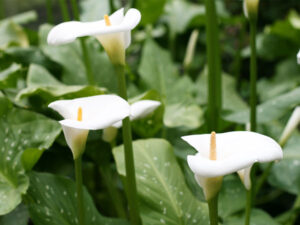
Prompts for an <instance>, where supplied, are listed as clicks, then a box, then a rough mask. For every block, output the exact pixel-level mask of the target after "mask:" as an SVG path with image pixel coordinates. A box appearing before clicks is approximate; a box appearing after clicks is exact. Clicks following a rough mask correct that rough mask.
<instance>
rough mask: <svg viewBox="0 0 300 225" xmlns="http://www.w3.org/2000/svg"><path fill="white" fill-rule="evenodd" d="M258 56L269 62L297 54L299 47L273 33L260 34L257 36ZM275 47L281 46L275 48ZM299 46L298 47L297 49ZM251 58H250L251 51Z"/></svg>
mask: <svg viewBox="0 0 300 225" xmlns="http://www.w3.org/2000/svg"><path fill="white" fill-rule="evenodd" d="M256 46H257V47H256V48H257V55H258V56H259V57H260V58H263V59H265V60H268V61H272V60H276V59H278V58H279V59H280V58H283V57H286V56H291V55H293V54H295V53H296V52H295V50H294V49H295V48H297V47H298V46H297V45H295V44H294V43H292V42H290V41H289V40H286V39H284V38H282V37H280V36H278V35H275V34H272V33H266V34H264V33H263V34H259V35H258V36H257V44H256ZM274 46H281V47H280V48H274ZM296 46H297V47H296ZM248 50H249V56H250V49H248Z"/></svg>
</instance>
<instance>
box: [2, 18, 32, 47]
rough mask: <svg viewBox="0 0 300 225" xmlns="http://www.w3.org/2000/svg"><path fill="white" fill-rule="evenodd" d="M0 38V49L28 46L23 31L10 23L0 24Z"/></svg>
mask: <svg viewBox="0 0 300 225" xmlns="http://www.w3.org/2000/svg"><path fill="white" fill-rule="evenodd" d="M0 36H1V39H0V49H6V48H7V47H9V46H11V45H16V46H22V47H27V46H28V45H29V42H28V39H27V36H26V34H25V32H24V31H23V29H22V28H21V27H20V26H19V25H17V24H15V23H13V22H11V21H9V22H7V23H1V24H0Z"/></svg>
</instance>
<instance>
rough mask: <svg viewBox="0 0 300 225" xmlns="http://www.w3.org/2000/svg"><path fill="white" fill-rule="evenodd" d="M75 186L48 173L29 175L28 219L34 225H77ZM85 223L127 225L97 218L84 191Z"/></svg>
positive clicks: (97, 214) (93, 224)
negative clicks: (29, 218)
mask: <svg viewBox="0 0 300 225" xmlns="http://www.w3.org/2000/svg"><path fill="white" fill-rule="evenodd" d="M75 196H76V186H75V183H74V182H73V181H72V180H70V179H67V178H64V177H60V176H55V175H52V174H47V173H36V172H32V173H31V174H30V188H29V189H28V193H27V196H26V197H27V200H28V204H29V212H30V217H31V219H32V221H33V223H34V224H35V225H62V224H64V225H76V224H78V219H77V200H76V197H75ZM84 209H85V224H88V225H99V224H101V225H128V223H127V222H126V221H123V220H119V219H110V218H105V217H103V216H102V215H100V214H99V213H98V211H97V209H96V207H95V205H94V203H93V200H92V198H91V196H90V195H89V194H88V192H87V191H86V189H84Z"/></svg>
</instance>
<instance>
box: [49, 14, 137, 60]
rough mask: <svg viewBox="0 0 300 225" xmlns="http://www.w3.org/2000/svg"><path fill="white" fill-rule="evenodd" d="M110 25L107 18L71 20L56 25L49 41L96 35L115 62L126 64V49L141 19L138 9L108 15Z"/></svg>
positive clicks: (67, 40) (59, 41)
mask: <svg viewBox="0 0 300 225" xmlns="http://www.w3.org/2000/svg"><path fill="white" fill-rule="evenodd" d="M108 18H109V22H110V25H107V24H106V22H105V20H104V19H103V20H99V21H94V22H79V21H70V22H64V23H61V24H59V25H57V26H55V27H54V28H53V29H52V30H51V31H50V32H49V34H48V39H47V40H48V43H49V44H51V45H59V44H65V43H70V42H73V41H74V40H75V39H76V38H79V37H84V36H94V37H96V38H97V39H98V40H99V41H100V43H101V44H102V46H103V47H104V49H105V51H106V53H107V55H108V56H109V58H110V60H111V61H112V63H114V64H122V65H124V64H125V49H126V48H128V46H129V45H130V43H131V30H132V29H134V28H135V27H136V26H137V25H138V23H139V22H140V20H141V13H140V12H139V11H138V10H137V9H133V8H132V9H129V10H128V11H127V12H126V14H125V15H124V9H123V8H122V9H119V10H117V11H116V12H114V13H113V14H112V15H111V16H109V17H108Z"/></svg>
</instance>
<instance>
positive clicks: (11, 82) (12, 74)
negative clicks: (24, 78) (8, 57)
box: [0, 63, 21, 89]
mask: <svg viewBox="0 0 300 225" xmlns="http://www.w3.org/2000/svg"><path fill="white" fill-rule="evenodd" d="M20 70H21V66H20V65H18V64H16V63H13V64H12V65H11V66H10V67H8V68H7V69H5V70H3V71H1V72H0V89H5V88H12V87H15V86H16V83H17V78H18V77H19V75H20V73H19V72H20Z"/></svg>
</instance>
